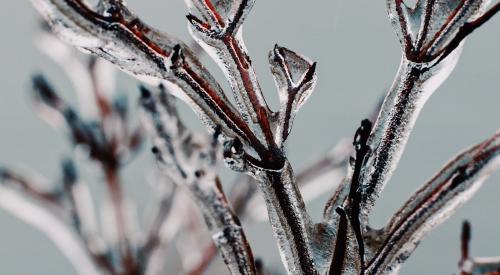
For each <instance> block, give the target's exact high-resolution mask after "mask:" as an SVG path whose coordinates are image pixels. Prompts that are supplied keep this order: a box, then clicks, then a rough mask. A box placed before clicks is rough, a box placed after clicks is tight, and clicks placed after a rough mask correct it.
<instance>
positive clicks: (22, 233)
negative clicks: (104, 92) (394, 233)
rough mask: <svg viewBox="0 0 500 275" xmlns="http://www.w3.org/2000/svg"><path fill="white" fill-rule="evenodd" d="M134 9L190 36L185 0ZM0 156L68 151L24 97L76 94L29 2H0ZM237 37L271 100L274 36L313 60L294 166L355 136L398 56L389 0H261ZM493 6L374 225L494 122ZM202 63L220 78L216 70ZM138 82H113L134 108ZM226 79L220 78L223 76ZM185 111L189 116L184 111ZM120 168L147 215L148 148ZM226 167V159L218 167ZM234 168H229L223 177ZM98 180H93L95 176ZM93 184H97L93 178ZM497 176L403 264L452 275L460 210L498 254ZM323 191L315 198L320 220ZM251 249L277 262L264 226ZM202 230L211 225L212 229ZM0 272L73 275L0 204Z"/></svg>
mask: <svg viewBox="0 0 500 275" xmlns="http://www.w3.org/2000/svg"><path fill="white" fill-rule="evenodd" d="M128 3H129V6H130V8H131V9H132V10H133V11H135V12H136V13H137V14H138V15H139V16H140V17H141V18H142V19H143V20H144V21H146V22H147V23H149V24H150V25H152V26H155V27H156V28H158V29H160V30H162V31H166V32H169V33H171V34H173V35H175V36H177V37H180V38H182V39H184V40H185V41H189V35H188V32H187V28H186V26H187V21H186V19H185V14H186V13H187V10H186V7H185V5H184V3H183V1H182V0H175V1H174V0H161V1H160V0H129V1H128ZM0 22H1V23H0V26H2V29H3V31H2V33H3V35H2V39H1V41H2V42H1V43H0V60H1V61H0V83H1V84H2V90H1V92H0V93H1V97H0V165H8V166H13V167H21V168H25V169H30V170H33V171H36V172H37V173H40V174H42V175H44V176H45V177H47V178H49V179H58V178H59V177H60V176H59V163H60V161H61V159H62V158H63V157H64V156H65V155H67V154H68V153H70V152H71V146H69V142H68V141H67V139H66V137H65V135H64V133H61V132H58V131H54V130H53V129H52V128H51V127H49V126H48V125H47V124H45V123H44V122H42V121H40V120H39V119H38V117H37V116H36V114H35V112H34V110H33V106H32V104H31V102H30V100H29V94H28V91H29V89H30V86H31V85H30V77H31V76H32V75H33V74H34V73H37V72H43V73H44V74H46V75H47V76H48V78H49V79H50V80H51V82H52V83H54V84H55V85H56V86H57V88H58V90H59V91H60V92H61V93H62V94H63V95H64V96H65V97H67V98H74V94H73V92H72V90H71V88H70V87H71V86H70V84H69V81H68V79H67V78H66V77H65V76H64V74H63V72H62V71H61V69H60V68H59V67H57V66H56V65H55V64H54V63H52V61H51V60H50V59H48V58H47V57H45V56H44V55H43V54H41V53H40V52H39V51H38V49H37V48H36V47H35V36H36V33H37V30H38V23H39V17H38V15H37V13H36V12H35V10H34V8H33V7H32V6H31V3H30V1H27V0H25V1H8V4H7V3H5V4H4V7H3V8H2V9H0ZM244 28H245V31H244V37H245V41H246V45H247V47H248V50H249V53H250V55H251V57H252V61H253V63H254V65H255V67H256V71H257V74H258V76H259V77H260V80H261V86H262V88H263V90H264V93H265V95H266V96H267V97H269V98H270V101H271V103H273V104H274V106H277V104H276V103H277V94H276V89H275V87H274V83H273V81H272V78H271V74H270V72H269V68H268V64H267V54H268V51H269V50H270V49H272V47H273V45H274V44H275V43H279V44H280V45H282V46H285V47H288V48H290V49H292V50H295V51H297V52H299V53H302V54H304V55H306V56H308V57H309V58H311V59H312V60H314V61H318V76H319V81H318V86H317V88H316V91H315V93H314V94H313V96H312V97H311V98H310V100H309V101H308V103H307V104H306V105H305V106H304V107H303V109H302V110H301V112H300V113H299V115H298V116H297V118H296V121H295V123H294V130H293V132H292V136H291V138H290V141H289V143H288V151H289V157H290V160H291V163H292V164H293V165H294V167H295V170H300V168H301V167H305V166H306V165H307V164H308V163H310V162H311V161H313V160H314V159H315V158H318V157H320V156H321V155H322V154H324V153H325V152H326V151H327V150H328V149H329V148H330V147H331V146H332V145H333V144H335V143H336V141H338V140H339V139H340V138H343V137H346V136H347V137H349V138H351V137H352V136H353V134H354V132H355V130H356V128H357V127H358V125H359V122H360V120H361V119H363V118H365V117H366V116H367V115H368V114H369V113H370V111H371V109H372V108H373V106H374V104H375V103H376V102H377V100H378V99H379V97H380V96H381V95H382V94H383V93H384V92H385V91H386V90H387V89H388V87H389V86H390V85H391V83H392V79H393V77H394V75H395V73H396V70H397V68H398V65H399V60H400V47H399V42H398V41H397V40H396V36H395V34H394V32H393V30H392V27H391V26H390V23H389V20H388V19H387V15H386V11H385V3H384V1H347V0H332V1H299V0H286V1H285V0H267V1H257V3H256V4H255V7H254V9H253V11H252V13H251V15H250V16H249V17H248V19H247V21H246V24H245V27H244ZM499 28H500V16H497V17H496V18H494V19H493V20H492V21H491V22H488V23H487V24H486V25H485V26H484V27H482V28H480V29H479V30H478V31H476V32H475V33H474V34H473V35H472V36H471V37H470V38H469V39H468V41H467V43H466V46H465V50H464V53H463V55H462V57H461V59H460V62H459V63H458V65H457V67H456V69H455V71H454V72H453V74H452V75H451V76H450V77H449V79H448V81H447V82H445V83H444V84H443V85H442V86H441V88H440V89H439V90H438V91H437V92H436V93H435V94H434V95H433V96H432V98H431V99H430V100H429V102H428V103H427V105H426V106H425V108H424V110H423V111H422V114H421V116H420V119H419V120H418V122H417V124H416V127H415V130H414V132H413V136H412V137H411V138H410V141H409V143H408V147H407V149H406V152H405V154H404V156H403V158H402V160H401V163H400V165H399V168H398V169H397V171H396V173H395V174H394V177H393V178H392V180H391V182H390V184H389V185H388V187H387V189H386V191H385V192H384V194H383V197H382V199H381V200H380V201H379V203H378V204H377V208H376V210H375V212H374V215H373V216H372V219H371V223H372V224H373V226H374V227H379V226H382V225H383V224H384V222H385V221H386V220H387V219H388V218H389V217H390V216H391V215H392V213H393V212H394V211H395V210H396V209H397V208H399V206H400V205H401V204H402V203H403V202H404V201H405V200H406V198H407V197H408V196H410V194H411V193H412V192H413V191H414V190H415V189H417V188H418V187H419V186H420V185H422V184H423V183H425V182H426V180H427V179H429V178H430V177H431V176H432V175H433V174H434V173H436V172H437V171H438V170H439V169H440V167H441V166H442V165H444V163H445V162H446V161H447V160H448V159H450V158H451V157H452V156H454V155H455V154H456V153H458V152H459V151H461V150H462V149H464V148H466V147H468V146H469V145H471V144H474V143H477V142H479V141H481V140H483V139H485V138H487V137H488V136H490V135H492V134H493V133H494V132H495V131H496V130H497V129H499V128H500V119H499V118H500V85H499V76H500V51H499V49H500V32H499V31H498V30H499ZM204 61H205V63H206V64H207V66H208V67H209V68H211V70H212V71H213V72H217V73H215V75H216V76H217V77H218V78H219V80H220V81H221V82H223V78H222V74H221V73H220V72H219V71H218V69H217V68H216V66H215V64H213V62H212V61H210V60H209V59H208V58H207V57H204ZM137 85H138V82H137V81H136V80H134V79H132V78H130V77H128V76H126V75H124V74H122V73H119V75H118V91H120V92H121V93H124V94H127V95H128V96H129V99H130V105H131V106H132V108H133V109H136V106H137V104H136V103H135V102H136V100H137V96H138V92H137ZM226 87H227V85H226ZM183 114H184V116H185V117H186V119H187V120H189V121H191V124H193V125H196V124H197V122H196V119H195V118H194V116H193V114H191V112H190V111H188V110H187V109H186V110H183ZM145 149H146V150H144V151H145V153H143V154H142V155H141V156H140V157H139V158H138V159H136V160H135V161H134V162H133V163H132V164H130V167H129V168H130V169H127V170H126V171H125V174H126V177H124V178H125V179H126V180H125V184H126V192H127V196H128V197H129V198H130V199H133V200H137V201H139V202H140V203H139V204H138V205H139V212H138V213H139V215H140V217H141V219H142V217H143V216H145V215H146V214H147V210H148V206H147V202H148V198H150V195H151V194H150V191H149V190H148V188H147V184H146V183H145V182H146V178H147V175H148V174H150V173H151V171H152V170H153V169H154V161H153V158H152V156H150V154H149V153H148V152H149V150H147V148H145ZM222 169H223V170H227V169H226V168H222ZM232 176H233V175H232V174H231V173H230V172H227V171H225V172H224V177H225V178H230V177H232ZM96 184H97V183H96ZM96 188H97V189H96V190H99V187H96ZM499 194H500V174H499V173H497V174H496V175H494V176H492V177H491V178H490V179H489V180H488V181H487V182H486V183H485V185H484V186H483V188H482V189H481V190H480V191H479V192H478V193H477V195H476V196H475V197H474V198H473V199H472V200H470V202H468V203H467V204H466V205H465V206H464V207H462V208H461V209H460V210H459V211H458V212H457V213H456V214H455V215H454V216H453V217H452V218H450V219H449V220H448V221H446V222H445V223H444V224H443V225H441V226H440V227H438V228H437V229H435V230H434V231H432V232H431V233H430V234H429V235H428V236H427V238H426V239H425V240H424V241H423V242H422V243H421V245H420V246H419V247H418V248H417V250H416V251H415V252H414V254H413V255H412V256H411V257H410V259H409V260H408V262H407V263H406V264H405V265H403V268H402V270H401V274H453V273H456V269H457V268H456V267H457V262H458V259H459V252H460V250H459V234H460V225H461V222H462V220H464V219H469V220H470V221H471V223H472V225H473V241H472V255H475V256H494V255H497V256H498V255H500V234H498V232H500V219H498V211H499V210H500V200H499V199H498V197H499ZM328 195H329V194H325V195H324V196H323V197H321V198H320V199H318V200H317V201H315V202H313V203H310V204H309V205H308V208H309V210H310V213H311V215H312V216H313V217H314V218H315V219H318V218H319V217H320V216H321V213H322V208H323V205H324V203H325V200H326V198H327V197H328ZM247 232H248V235H249V239H250V242H251V243H252V245H253V247H254V249H255V254H256V255H257V256H262V257H263V258H264V259H265V260H266V262H273V261H274V262H275V263H276V265H277V266H279V265H280V263H279V256H278V252H277V249H276V246H275V245H274V241H273V237H272V234H271V231H270V227H269V225H268V224H261V225H252V226H250V227H249V228H248V229H247ZM208 237H209V236H208V235H207V238H208ZM0 274H12V275H31V274H75V272H74V270H73V269H72V267H71V266H70V265H69V263H68V262H67V261H66V259H65V258H64V257H62V255H61V254H60V252H59V251H58V250H57V249H56V248H55V246H54V245H53V244H52V243H51V242H50V241H49V240H48V239H47V238H46V237H45V236H44V235H43V234H41V233H40V232H38V231H36V230H35V229H33V228H31V227H30V226H28V225H26V224H24V223H23V222H21V221H19V220H18V219H16V218H15V217H12V216H11V215H9V214H8V213H6V212H4V211H3V210H1V209H0Z"/></svg>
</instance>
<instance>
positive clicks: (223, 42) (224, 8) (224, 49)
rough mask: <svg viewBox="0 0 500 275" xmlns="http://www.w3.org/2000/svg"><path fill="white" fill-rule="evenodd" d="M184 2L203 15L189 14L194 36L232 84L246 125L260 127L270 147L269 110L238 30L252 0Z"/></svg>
mask: <svg viewBox="0 0 500 275" xmlns="http://www.w3.org/2000/svg"><path fill="white" fill-rule="evenodd" d="M186 2H187V3H188V6H190V7H195V8H196V9H197V10H198V12H200V13H201V15H202V16H203V20H202V19H200V18H197V17H196V16H194V15H193V14H189V15H188V20H189V22H190V23H191V29H190V30H191V33H192V34H193V37H194V38H195V40H196V41H197V42H198V43H200V45H201V46H202V47H203V48H204V49H205V51H206V52H208V53H209V54H210V55H211V56H212V58H214V59H215V60H216V61H218V62H217V63H218V64H219V66H220V67H221V69H222V70H223V71H224V73H225V75H226V78H227V79H228V81H229V83H230V84H231V89H232V91H233V93H234V96H235V99H236V101H237V104H238V107H239V109H240V113H241V114H243V116H244V117H245V120H246V121H247V122H253V123H256V124H257V125H258V126H259V128H260V131H261V133H262V134H263V136H264V139H265V141H266V143H267V144H266V145H267V146H268V147H270V148H271V146H272V145H273V144H274V142H272V140H273V136H272V129H271V125H270V116H271V111H270V110H269V107H268V106H267V103H266V101H265V98H264V95H263V94H262V91H261V88H260V85H259V82H258V79H257V76H256V74H255V71H254V69H253V66H252V62H251V60H250V58H249V56H248V54H247V50H246V48H245V44H244V42H243V35H242V30H241V28H240V27H241V25H242V24H243V22H244V20H245V18H246V16H247V15H248V13H249V12H250V10H251V8H252V6H253V4H254V2H255V0H237V1H218V2H217V4H216V5H214V4H215V1H212V0H190V1H186ZM192 12H195V11H194V10H193V11H192ZM205 21H207V22H205Z"/></svg>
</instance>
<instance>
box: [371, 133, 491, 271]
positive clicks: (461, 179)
mask: <svg viewBox="0 0 500 275" xmlns="http://www.w3.org/2000/svg"><path fill="white" fill-rule="evenodd" d="M499 168H500V132H498V133H496V134H495V135H494V136H493V137H491V138H489V139H487V140H486V141H484V142H482V143H480V144H478V145H476V146H474V147H472V148H470V149H468V150H466V151H465V152H463V153H461V154H460V155H458V156H457V157H455V158H454V159H453V160H451V161H450V162H449V163H448V164H447V165H446V166H445V167H444V168H443V169H442V170H441V171H440V172H439V173H438V174H437V175H436V176H434V177H433V178H432V179H431V180H430V181H429V182H428V183H427V184H425V185H424V186H423V187H422V188H420V189H419V190H418V191H417V192H416V193H415V194H414V195H413V196H412V197H410V199H409V200H408V201H407V202H406V203H405V205H404V206H403V207H402V208H401V209H400V210H399V211H398V212H397V213H396V214H395V215H394V216H393V218H392V219H391V221H390V222H389V224H388V225H387V226H386V227H385V229H383V231H382V232H381V233H380V234H381V236H383V237H382V238H381V239H382V241H381V242H380V246H378V247H376V249H375V250H374V254H373V257H372V258H371V259H370V261H369V263H368V264H367V268H366V272H367V274H379V273H387V272H389V271H391V270H396V269H397V268H398V266H399V264H401V263H402V262H403V261H404V260H406V259H407V258H408V257H409V256H410V254H411V253H412V252H413V250H414V249H415V248H416V246H417V245H418V243H419V242H420V241H421V240H422V238H423V237H424V236H425V234H426V233H427V232H428V231H430V230H431V229H432V228H434V227H435V226H437V225H438V224H440V223H442V222H443V221H444V220H445V219H446V218H447V217H449V216H450V215H451V214H452V213H453V212H454V211H456V209H457V208H458V206H460V205H461V204H463V203H464V202H465V201H467V199H468V198H470V197H471V196H472V194H473V193H474V192H475V191H477V189H478V188H479V187H480V186H481V183H482V182H483V181H484V180H485V179H486V178H487V176H488V175H489V174H491V172H493V171H495V170H497V169H499Z"/></svg>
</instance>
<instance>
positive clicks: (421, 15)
mask: <svg viewBox="0 0 500 275" xmlns="http://www.w3.org/2000/svg"><path fill="white" fill-rule="evenodd" d="M441 2H442V1H434V0H425V1H424V0H421V1H417V3H416V6H415V7H414V8H410V7H408V6H407V5H406V4H405V3H404V1H403V0H388V1H387V7H388V12H389V17H390V19H391V22H392V23H393V25H394V28H395V30H396V33H397V35H398V37H399V39H400V41H401V43H402V48H403V58H402V61H401V65H400V68H399V71H398V74H397V76H396V78H395V80H394V83H393V85H392V87H391V89H390V91H389V93H388V94H387V96H386V99H385V101H384V104H383V106H382V110H381V112H380V115H379V117H378V119H377V121H376V123H375V126H374V128H373V131H372V135H371V137H370V140H369V146H370V147H371V148H372V153H371V154H370V156H369V157H368V160H367V162H366V166H365V168H364V169H363V171H362V179H361V182H362V185H363V186H362V187H363V189H364V190H363V193H364V200H363V206H362V208H363V210H362V216H363V219H367V215H368V214H369V212H370V211H371V209H372V208H373V205H374V203H375V200H376V199H377V198H378V197H379V195H380V193H381V191H382V190H383V188H384V186H385V184H386V183H387V181H388V180H389V179H390V177H391V175H392V172H393V171H394V169H395V168H396V166H397V164H398V162H399V159H400V157H401V155H402V153H403V151H404V148H405V146H406V143H407V141H408V138H409V135H410V133H411V131H412V129H413V126H414V124H415V121H416V119H417V117H418V115H419V113H420V111H421V109H422V107H423V105H424V104H425V102H426V101H427V99H428V98H429V97H430V96H431V95H432V93H433V92H434V91H435V90H436V89H437V88H438V87H439V86H440V85H441V83H442V82H443V81H444V80H445V79H446V78H447V77H448V76H449V74H450V73H451V71H452V70H453V69H454V67H455V65H456V63H457V60H458V58H459V56H460V52H461V47H458V45H459V44H461V43H460V42H461V41H463V39H464V38H465V36H466V35H461V34H462V33H463V32H464V30H466V29H470V27H469V25H470V24H472V25H475V23H471V22H475V21H474V20H476V19H477V20H480V21H481V22H484V21H486V20H487V19H489V18H491V17H492V16H493V14H494V13H496V12H497V11H498V4H497V5H495V6H494V7H492V8H491V10H490V11H488V12H486V11H485V6H486V5H487V2H488V1H483V0H462V1H452V0H446V1H444V2H445V3H441ZM469 33H470V32H468V33H467V34H469ZM457 39H458V40H457ZM451 41H455V42H453V43H455V44H456V45H455V46H452V44H451V43H452V42H451ZM451 49H453V50H451Z"/></svg>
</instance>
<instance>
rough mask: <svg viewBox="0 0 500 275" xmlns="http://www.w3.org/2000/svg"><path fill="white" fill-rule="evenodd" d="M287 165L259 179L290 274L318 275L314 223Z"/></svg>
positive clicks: (283, 259) (286, 163) (279, 246)
mask: <svg viewBox="0 0 500 275" xmlns="http://www.w3.org/2000/svg"><path fill="white" fill-rule="evenodd" d="M284 165H285V166H284V167H283V169H282V170H280V171H266V172H265V174H263V175H262V177H257V181H258V182H259V184H260V187H261V190H262V191H263V194H264V199H265V201H266V205H267V210H268V215H269V220H270V222H271V225H272V228H273V231H274V235H275V237H276V238H277V241H278V248H279V250H280V252H281V257H282V261H283V262H284V263H285V264H286V268H287V270H288V272H289V273H290V274H318V272H317V270H316V267H315V263H314V259H313V256H314V255H313V254H312V249H311V245H310V244H311V240H310V236H309V235H310V233H309V232H310V226H311V220H310V217H309V215H308V214H307V212H306V211H305V205H304V202H303V201H302V197H301V195H300V192H299V190H298V187H297V185H296V184H295V179H294V175H293V171H292V168H291V166H290V164H289V163H288V162H287V161H286V162H285V164H284ZM289 255H292V256H291V257H290V256H289Z"/></svg>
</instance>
